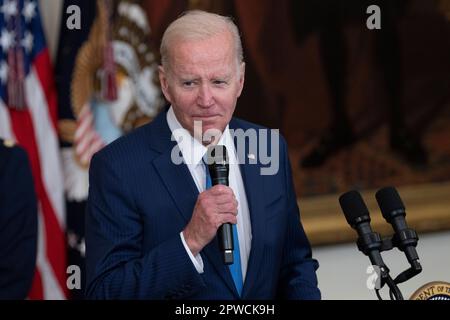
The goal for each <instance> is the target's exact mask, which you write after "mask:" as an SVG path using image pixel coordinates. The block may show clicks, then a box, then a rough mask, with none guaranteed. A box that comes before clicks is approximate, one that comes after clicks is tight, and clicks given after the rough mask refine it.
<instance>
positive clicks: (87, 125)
mask: <svg viewBox="0 0 450 320" xmlns="http://www.w3.org/2000/svg"><path fill="white" fill-rule="evenodd" d="M74 140H75V154H76V156H77V158H78V159H79V160H80V162H81V164H82V165H83V166H85V167H87V166H89V162H90V161H91V158H92V156H93V155H94V153H96V152H97V151H99V150H100V149H101V148H103V147H104V146H105V142H104V141H103V139H102V138H101V137H100V135H99V134H98V133H97V131H95V128H94V116H93V114H92V112H91V107H90V105H89V103H86V104H85V105H84V106H83V108H82V109H81V111H80V114H79V115H78V119H77V128H76V130H75V139H74Z"/></svg>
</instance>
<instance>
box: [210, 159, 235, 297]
mask: <svg viewBox="0 0 450 320" xmlns="http://www.w3.org/2000/svg"><path fill="white" fill-rule="evenodd" d="M203 164H204V165H205V174H206V184H205V189H209V188H211V187H212V182H211V176H210V175H209V170H208V166H207V165H206V163H205V162H204V161H203ZM232 229H233V244H234V250H233V260H234V262H233V264H230V265H229V266H228V268H230V272H231V276H232V277H233V281H234V285H235V286H236V290H237V292H238V293H239V295H241V293H242V286H243V284H242V270H241V254H240V250H239V238H238V233H237V228H236V225H235V224H233V227H232Z"/></svg>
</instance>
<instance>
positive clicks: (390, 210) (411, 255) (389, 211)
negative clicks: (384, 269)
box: [375, 187, 422, 283]
mask: <svg viewBox="0 0 450 320" xmlns="http://www.w3.org/2000/svg"><path fill="white" fill-rule="evenodd" d="M375 197H376V199H377V202H378V206H379V207H380V209H381V213H382V214H383V217H384V219H386V221H387V222H388V223H390V224H391V225H392V228H393V229H394V231H395V235H394V238H393V243H394V245H395V246H396V247H397V248H399V249H400V250H401V251H403V252H404V253H405V255H406V258H407V259H408V262H409V263H410V265H411V267H412V270H415V272H416V273H418V272H420V271H421V270H422V267H421V265H420V262H419V256H418V255H417V251H416V246H417V241H418V239H419V238H418V237H417V234H416V232H415V231H414V230H413V229H410V228H408V225H407V224H406V220H405V216H406V211H405V206H404V204H403V201H402V200H401V198H400V196H399V194H398V192H397V190H396V189H395V188H394V187H386V188H382V189H380V190H378V192H377V193H376V194H375ZM411 272H412V271H411ZM406 276H408V277H406ZM410 276H411V275H410V274H405V275H404V274H401V275H400V276H399V277H398V279H396V283H401V282H404V281H406V280H407V279H409V277H410Z"/></svg>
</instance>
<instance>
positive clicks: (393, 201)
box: [375, 187, 405, 217]
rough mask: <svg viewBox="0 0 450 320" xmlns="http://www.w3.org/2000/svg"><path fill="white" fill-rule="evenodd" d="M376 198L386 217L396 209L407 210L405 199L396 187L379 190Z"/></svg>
mask: <svg viewBox="0 0 450 320" xmlns="http://www.w3.org/2000/svg"><path fill="white" fill-rule="evenodd" d="M375 198H376V199H377V202H378V206H379V207H380V209H381V213H382V214H383V216H384V217H386V216H389V215H390V213H391V212H393V211H395V210H403V211H404V210H405V206H404V204H403V201H402V199H401V198H400V195H399V194H398V192H397V190H396V189H395V188H394V187H386V188H382V189H380V190H378V191H377V193H376V194H375Z"/></svg>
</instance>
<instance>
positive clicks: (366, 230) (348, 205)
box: [339, 190, 389, 274]
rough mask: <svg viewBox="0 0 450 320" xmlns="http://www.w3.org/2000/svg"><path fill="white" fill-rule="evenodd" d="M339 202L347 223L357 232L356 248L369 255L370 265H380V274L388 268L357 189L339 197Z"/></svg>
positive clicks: (367, 211)
mask: <svg viewBox="0 0 450 320" xmlns="http://www.w3.org/2000/svg"><path fill="white" fill-rule="evenodd" d="M339 203H340V205H341V208H342V211H343V212H344V215H345V219H346V220H347V222H348V224H349V225H350V226H351V227H352V228H353V229H355V230H356V231H357V233H358V242H357V244H358V249H359V250H360V251H362V252H363V253H364V254H365V255H366V256H368V257H369V259H370V262H371V263H372V265H375V266H378V267H380V270H381V271H382V274H383V273H384V271H386V272H389V269H388V268H387V267H386V265H385V264H384V262H383V258H382V257H381V254H380V249H381V245H382V240H381V237H380V235H379V234H378V233H376V232H373V231H372V228H371V226H370V215H369V210H368V209H367V206H366V204H365V203H364V200H363V199H362V197H361V195H360V194H359V192H358V191H355V190H354V191H349V192H346V193H344V194H343V195H341V196H340V197H339Z"/></svg>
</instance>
